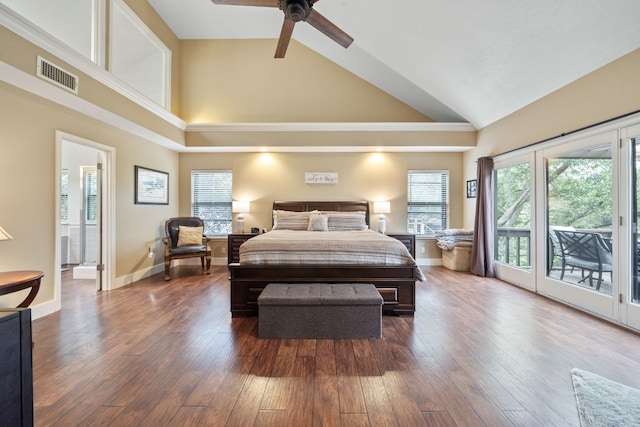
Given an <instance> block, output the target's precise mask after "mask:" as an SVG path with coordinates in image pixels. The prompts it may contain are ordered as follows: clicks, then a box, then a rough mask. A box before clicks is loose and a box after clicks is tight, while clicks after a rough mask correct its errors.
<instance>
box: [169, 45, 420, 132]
mask: <svg viewBox="0 0 640 427" xmlns="http://www.w3.org/2000/svg"><path fill="white" fill-rule="evenodd" d="M274 50H275V40H182V41H181V55H182V73H181V75H182V86H181V88H182V90H181V92H182V107H181V111H182V117H183V118H184V119H185V120H186V121H187V122H189V123H217V122H369V121H383V122H387V121H388V122H425V121H431V119H430V118H428V117H426V116H424V115H423V114H421V113H419V112H417V111H416V110H414V109H412V108H411V107H408V106H407V105H405V104H403V103H401V102H400V101H398V100H397V99H395V98H393V97H392V96H390V95H388V94H386V93H385V92H383V91H381V90H380V89H377V88H376V87H374V86H373V85H371V84H370V83H367V82H365V81H364V80H362V79H360V78H358V77H357V76H355V75H354V74H352V73H350V72H348V71H346V70H345V69H343V68H342V67H340V66H338V65H336V64H335V63H333V62H331V61H329V60H328V59H326V58H324V57H322V56H320V55H318V54H317V53H315V52H314V51H312V50H310V49H309V48H307V47H305V46H303V45H301V44H299V43H297V42H296V41H292V42H291V44H290V45H289V50H288V51H287V58H286V60H274V59H273V52H274Z"/></svg>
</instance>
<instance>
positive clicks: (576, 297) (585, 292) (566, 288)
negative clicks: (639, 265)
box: [536, 128, 620, 322]
mask: <svg viewBox="0 0 640 427" xmlns="http://www.w3.org/2000/svg"><path fill="white" fill-rule="evenodd" d="M617 135H618V134H617V130H615V129H614V130H611V129H606V130H604V129H600V128H596V129H594V130H592V131H590V132H585V133H579V134H576V135H575V136H573V137H570V138H566V139H565V140H564V141H563V143H562V144H557V145H554V146H553V147H549V148H545V149H542V150H540V151H538V152H537V153H536V156H537V158H536V175H537V176H538V179H539V180H542V181H544V178H543V177H545V176H546V170H545V165H546V159H547V157H553V156H554V155H556V154H563V153H565V152H567V151H570V150H576V149H580V148H586V147H589V146H591V145H593V144H603V143H607V144H610V146H611V150H612V153H611V160H612V162H613V171H612V186H613V188H612V198H613V200H611V203H612V218H611V220H612V237H613V243H614V249H613V265H614V268H613V273H612V277H613V280H612V295H611V296H610V295H605V294H603V293H599V292H596V291H593V290H590V289H584V288H580V287H577V286H574V285H571V284H568V283H565V282H562V281H560V280H558V279H554V278H551V277H548V276H547V274H546V263H545V262H539V263H538V265H537V266H536V268H537V281H538V293H541V294H544V295H546V296H548V297H550V298H554V299H557V300H560V301H563V302H565V303H567V304H569V305H573V306H576V307H579V308H581V309H582V310H585V311H588V312H590V313H593V314H595V315H597V316H600V317H603V318H606V319H609V320H613V321H616V322H617V321H618V300H617V294H618V287H619V285H620V278H619V268H618V264H617V260H618V250H617V245H618V242H619V230H618V228H619V227H617V222H618V221H617V219H618V217H619V215H618V197H617V191H618V179H617V177H618V166H619V161H618V153H619V150H618V144H617ZM546 191H547V183H546V182H541V185H539V186H538V191H537V195H536V197H537V200H539V201H540V203H538V205H537V209H536V217H537V219H536V223H537V224H538V225H540V226H541V227H542V230H543V231H544V232H543V233H540V235H539V236H537V238H538V248H537V254H536V259H538V260H545V259H546V257H547V254H546V245H545V244H544V242H545V241H546V239H547V231H546V230H547V229H548V227H549V224H548V223H547V208H548V206H547V197H546ZM614 296H615V297H614Z"/></svg>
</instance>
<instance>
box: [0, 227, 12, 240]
mask: <svg viewBox="0 0 640 427" xmlns="http://www.w3.org/2000/svg"><path fill="white" fill-rule="evenodd" d="M11 239H13V236H12V235H11V234H9V233H7V232H6V231H4V228H2V227H0V240H11Z"/></svg>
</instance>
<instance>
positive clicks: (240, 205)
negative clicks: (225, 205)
mask: <svg viewBox="0 0 640 427" xmlns="http://www.w3.org/2000/svg"><path fill="white" fill-rule="evenodd" d="M231 211H232V212H234V213H247V212H249V202H246V201H241V200H234V201H233V202H231Z"/></svg>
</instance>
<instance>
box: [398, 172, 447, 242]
mask: <svg viewBox="0 0 640 427" xmlns="http://www.w3.org/2000/svg"><path fill="white" fill-rule="evenodd" d="M407 182H408V188H407V231H408V232H410V233H414V234H417V235H423V236H434V235H435V232H436V231H439V230H444V229H446V228H447V227H448V225H449V171H409V173H408V177H407Z"/></svg>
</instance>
